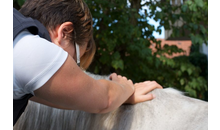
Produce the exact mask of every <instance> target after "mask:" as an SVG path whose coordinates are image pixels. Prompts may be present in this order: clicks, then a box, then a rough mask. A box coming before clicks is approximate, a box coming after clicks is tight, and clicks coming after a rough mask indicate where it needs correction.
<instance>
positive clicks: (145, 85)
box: [125, 81, 163, 104]
mask: <svg viewBox="0 0 220 130" xmlns="http://www.w3.org/2000/svg"><path fill="white" fill-rule="evenodd" d="M134 87H135V91H134V93H133V94H132V95H131V96H130V97H129V98H128V100H127V101H126V102H125V104H137V103H140V102H144V101H149V100H152V99H153V98H154V97H155V96H154V95H153V94H151V93H149V92H151V91H152V90H154V89H156V88H158V89H162V88H163V87H162V86H161V85H160V84H158V83H157V82H155V81H145V82H141V83H136V84H134Z"/></svg>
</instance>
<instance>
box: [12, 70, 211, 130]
mask: <svg viewBox="0 0 220 130" xmlns="http://www.w3.org/2000/svg"><path fill="white" fill-rule="evenodd" d="M89 75H90V76H92V77H94V78H95V79H100V78H105V79H107V78H108V76H105V77H103V76H97V75H92V74H89ZM151 93H153V94H154V95H155V96H156V98H155V99H153V100H151V101H146V102H143V103H138V104H136V105H122V106H120V107H119V108H118V109H116V110H114V111H112V112H109V113H106V114H91V113H87V112H84V111H79V110H62V109H56V108H52V107H48V106H45V105H42V104H39V103H35V102H32V101H29V103H28V106H27V108H26V110H25V112H24V113H23V114H22V116H21V117H20V119H19V120H18V121H17V123H16V124H15V126H14V130H208V103H207V102H205V101H202V100H198V99H194V98H190V97H187V96H184V95H183V94H182V92H179V91H177V90H175V89H172V88H166V89H155V90H153V91H152V92H151Z"/></svg>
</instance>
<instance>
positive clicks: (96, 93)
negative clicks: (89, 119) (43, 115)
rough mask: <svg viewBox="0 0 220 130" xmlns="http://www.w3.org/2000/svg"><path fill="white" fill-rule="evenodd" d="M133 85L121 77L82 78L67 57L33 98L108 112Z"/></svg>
mask: <svg viewBox="0 0 220 130" xmlns="http://www.w3.org/2000/svg"><path fill="white" fill-rule="evenodd" d="M133 87H134V86H133V84H132V82H131V81H128V80H127V79H126V78H124V77H118V76H117V75H116V74H115V75H113V76H112V81H108V80H95V79H93V78H91V77H89V76H88V75H86V74H85V73H84V72H83V71H82V70H81V69H80V68H79V67H78V66H77V65H76V63H75V61H74V60H73V59H72V58H71V57H70V56H68V58H67V60H66V61H65V63H64V64H63V65H62V67H61V68H60V69H59V70H58V71H57V72H56V73H55V74H54V75H53V76H52V77H51V79H50V80H48V81H47V82H46V84H44V85H43V86H42V87H41V88H39V89H37V90H35V91H34V93H35V96H36V97H37V98H39V99H43V100H45V101H47V102H49V103H51V104H54V105H55V106H60V107H61V108H66V109H74V110H83V111H87V112H91V113H105V112H109V111H112V110H114V109H116V108H117V107H119V106H120V105H121V104H122V103H123V102H125V101H126V100H127V99H128V98H129V97H130V96H131V95H132V94H133V92H134V88H133Z"/></svg>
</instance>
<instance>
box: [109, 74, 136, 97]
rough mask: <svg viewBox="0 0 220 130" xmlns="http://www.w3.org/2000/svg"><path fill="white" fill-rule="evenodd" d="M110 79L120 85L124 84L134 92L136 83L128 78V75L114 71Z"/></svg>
mask: <svg viewBox="0 0 220 130" xmlns="http://www.w3.org/2000/svg"><path fill="white" fill-rule="evenodd" d="M110 80H112V81H114V82H116V83H118V84H119V85H122V86H123V87H125V88H126V89H129V91H130V92H131V93H133V92H134V89H135V88H134V84H133V82H132V81H131V80H130V79H127V78H126V77H124V76H121V75H117V74H116V73H112V74H111V75H110Z"/></svg>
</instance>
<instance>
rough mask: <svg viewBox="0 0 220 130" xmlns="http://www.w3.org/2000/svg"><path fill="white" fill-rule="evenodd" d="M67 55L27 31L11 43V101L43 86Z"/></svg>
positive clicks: (57, 47)
mask: <svg viewBox="0 0 220 130" xmlns="http://www.w3.org/2000/svg"><path fill="white" fill-rule="evenodd" d="M67 56H68V53H67V52H66V51H64V50H63V49H62V48H61V47H59V46H57V45H55V44H54V43H51V42H49V41H47V40H45V39H43V38H40V37H39V36H38V35H33V34H31V33H30V32H28V31H23V32H21V33H20V34H19V35H18V36H17V37H16V38H15V39H14V42H13V99H19V98H21V97H22V96H24V95H25V94H29V93H31V94H33V95H34V90H36V89H38V88H40V87H41V86H42V85H44V84H45V83H46V82H47V81H48V80H49V79H50V78H51V77H52V76H53V75H54V73H55V72H56V71H57V70H59V68H60V67H61V66H62V65H63V63H64V62H65V61H66V59H67Z"/></svg>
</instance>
